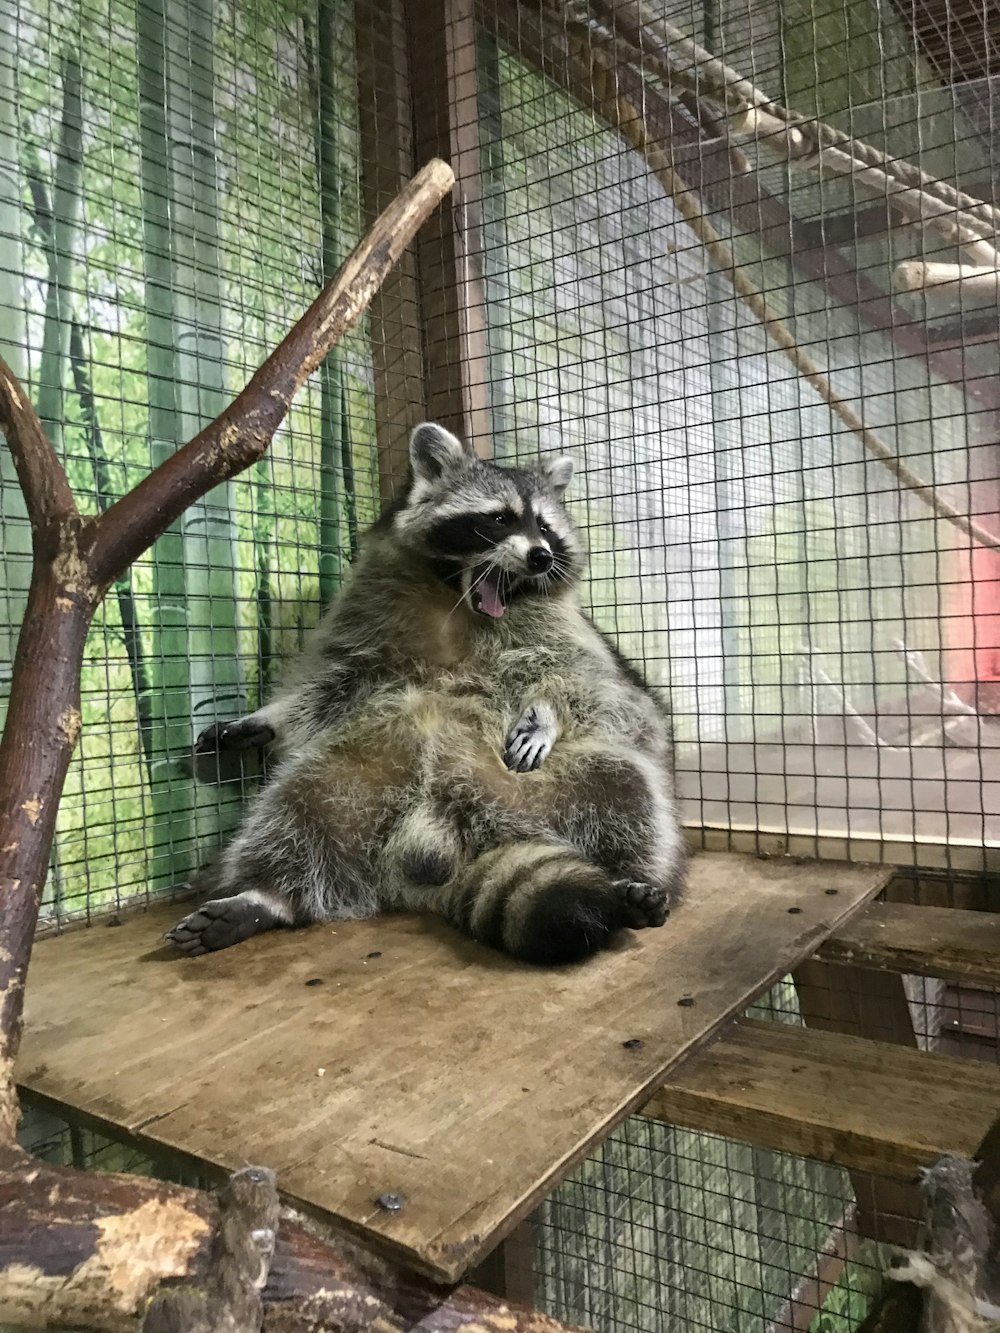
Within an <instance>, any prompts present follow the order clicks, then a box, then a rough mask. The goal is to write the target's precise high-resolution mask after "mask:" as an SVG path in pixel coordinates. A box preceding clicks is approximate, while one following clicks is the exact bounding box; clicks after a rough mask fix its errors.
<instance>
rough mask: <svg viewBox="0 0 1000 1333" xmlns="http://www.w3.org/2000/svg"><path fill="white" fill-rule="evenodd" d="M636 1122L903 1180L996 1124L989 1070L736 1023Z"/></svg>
mask: <svg viewBox="0 0 1000 1333" xmlns="http://www.w3.org/2000/svg"><path fill="white" fill-rule="evenodd" d="M642 1114H643V1115H650V1116H654V1117H655V1118H657V1119H660V1120H666V1121H669V1122H670V1124H673V1125H682V1126H684V1127H686V1128H689V1129H697V1130H701V1131H704V1132H706V1133H711V1134H724V1135H727V1136H728V1137H730V1138H735V1139H740V1140H742V1141H744V1142H747V1143H752V1144H755V1145H757V1146H759V1147H762V1148H771V1149H774V1150H779V1151H782V1152H791V1153H798V1154H800V1155H801V1156H803V1157H811V1158H814V1159H815V1160H817V1161H821V1162H833V1163H835V1164H836V1165H837V1166H843V1167H846V1168H848V1169H849V1170H853V1171H871V1172H875V1173H877V1174H879V1175H883V1176H892V1177H895V1178H896V1179H899V1180H904V1181H910V1180H912V1179H913V1178H914V1176H915V1175H916V1173H917V1171H918V1170H919V1169H920V1167H922V1166H927V1165H928V1164H929V1163H930V1162H932V1161H934V1160H935V1158H937V1157H939V1156H940V1155H941V1154H942V1153H946V1152H957V1153H963V1154H965V1155H966V1156H970V1157H974V1156H975V1155H976V1153H977V1152H978V1151H979V1149H980V1147H981V1145H982V1144H983V1143H984V1141H985V1140H986V1137H987V1135H988V1134H989V1132H990V1130H991V1128H992V1127H993V1125H994V1123H995V1121H996V1120H997V1118H998V1117H1000V1069H998V1068H997V1067H996V1066H995V1065H988V1064H981V1063H976V1064H974V1063H972V1062H969V1061H962V1060H952V1059H950V1058H949V1057H947V1056H943V1055H935V1054H933V1053H929V1052H924V1051H916V1050H910V1049H907V1048H906V1047H903V1046H890V1045H887V1044H884V1043H881V1042H874V1041H868V1040H866V1039H864V1038H862V1037H848V1036H844V1035H843V1034H841V1033H835V1032H821V1031H819V1030H817V1029H811V1028H803V1027H792V1026H791V1025H790V1024H785V1023H762V1022H758V1021H756V1020H752V1019H746V1020H743V1021H741V1022H739V1023H736V1024H734V1025H733V1027H732V1028H731V1029H730V1030H729V1031H728V1032H726V1033H724V1034H723V1035H722V1036H721V1037H719V1038H718V1039H717V1040H716V1041H715V1042H713V1043H712V1045H711V1046H709V1047H708V1048H707V1049H706V1050H703V1051H700V1052H699V1053H698V1054H696V1055H695V1056H693V1057H692V1058H691V1059H690V1060H688V1061H687V1062H686V1063H685V1064H684V1066H683V1067H682V1068H681V1069H680V1070H679V1071H678V1072H677V1073H676V1074H674V1075H673V1076H672V1077H671V1079H670V1083H669V1085H668V1086H667V1087H665V1088H664V1089H662V1090H661V1091H660V1092H658V1093H657V1094H656V1095H655V1096H654V1097H653V1099H652V1101H651V1102H649V1103H648V1105H647V1106H646V1107H644V1108H643V1112H642Z"/></svg>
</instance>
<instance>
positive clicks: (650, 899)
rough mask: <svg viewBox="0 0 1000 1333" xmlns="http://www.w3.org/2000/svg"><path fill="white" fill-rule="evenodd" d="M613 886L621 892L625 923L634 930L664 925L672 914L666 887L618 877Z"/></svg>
mask: <svg viewBox="0 0 1000 1333" xmlns="http://www.w3.org/2000/svg"><path fill="white" fill-rule="evenodd" d="M611 887H612V888H613V889H615V890H617V892H618V893H620V894H621V899H622V908H623V916H624V924H625V925H626V926H631V928H632V929H633V930H642V929H644V928H645V927H646V926H662V925H663V923H664V922H665V921H666V919H667V917H668V916H669V915H670V895H669V894H668V892H667V890H666V889H665V888H657V886H656V885H655V884H643V883H641V882H639V881H638V880H634V879H616V880H615V882H614V884H612V886H611Z"/></svg>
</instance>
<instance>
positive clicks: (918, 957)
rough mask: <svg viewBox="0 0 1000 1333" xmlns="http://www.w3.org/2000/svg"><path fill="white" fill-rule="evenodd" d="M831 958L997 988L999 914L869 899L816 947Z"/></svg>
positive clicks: (822, 956)
mask: <svg viewBox="0 0 1000 1333" xmlns="http://www.w3.org/2000/svg"><path fill="white" fill-rule="evenodd" d="M819 955H820V957H821V958H825V959H826V960H827V961H828V962H833V963H855V964H860V965H863V966H865V967H873V968H877V969H878V970H880V971H886V972H901V973H905V974H911V975H917V976H923V977H943V978H944V979H945V980H947V981H967V982H974V983H978V984H980V985H983V986H997V987H1000V913H995V912H967V911H962V910H961V909H960V908H957V907H914V906H913V905H912V904H910V903H873V904H872V906H871V907H869V909H868V910H867V912H865V913H864V914H863V915H861V916H858V917H856V918H855V919H854V920H852V921H849V922H847V923H846V925H844V926H842V927H841V929H840V930H838V931H837V932H836V933H835V934H833V935H831V936H830V938H829V939H828V940H827V941H826V943H825V944H824V945H823V946H822V948H821V949H820V951H819Z"/></svg>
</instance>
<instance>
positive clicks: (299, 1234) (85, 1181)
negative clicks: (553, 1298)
mask: <svg viewBox="0 0 1000 1333" xmlns="http://www.w3.org/2000/svg"><path fill="white" fill-rule="evenodd" d="M248 1174H249V1173H247V1172H241V1173H239V1174H238V1176H237V1177H236V1178H235V1179H234V1180H233V1181H231V1182H230V1184H229V1186H228V1187H227V1189H226V1190H224V1191H223V1192H222V1195H221V1197H219V1198H216V1197H213V1196H211V1195H208V1194H204V1193H202V1192H200V1191H198V1190H191V1189H184V1188H182V1187H180V1186H176V1185H167V1184H164V1183H163V1182H161V1181H153V1180H146V1179H144V1178H142V1177H139V1176H113V1175H98V1174H96V1173H89V1172H78V1171H73V1170H71V1169H69V1168H66V1167H51V1166H47V1165H44V1164H42V1163H41V1162H33V1161H32V1160H31V1159H30V1158H27V1157H26V1156H24V1154H21V1153H18V1152H16V1151H14V1150H10V1149H7V1150H2V1151H0V1322H3V1321H11V1322H13V1323H20V1324H22V1325H24V1326H26V1327H28V1328H37V1327H44V1326H45V1324H46V1322H48V1323H51V1324H68V1325H70V1326H72V1327H74V1328H80V1329H87V1330H95V1333H126V1330H128V1331H129V1333H133V1331H135V1333H138V1330H139V1329H142V1330H143V1333H167V1331H168V1330H173V1329H177V1330H178V1333H179V1330H180V1329H181V1328H183V1329H184V1333H197V1330H198V1329H199V1328H200V1327H211V1328H213V1333H214V1330H215V1329H217V1328H225V1327H226V1325H225V1324H219V1323H217V1324H216V1325H211V1324H207V1325H200V1324H199V1323H198V1320H200V1319H203V1317H204V1315H205V1313H206V1309H207V1307H208V1304H209V1301H210V1299H211V1294H212V1293H213V1292H218V1288H219V1282H220V1276H219V1275H220V1272H221V1273H222V1274H223V1278H222V1281H223V1282H224V1283H225V1282H234V1283H235V1287H236V1291H237V1302H236V1303H231V1304H230V1306H229V1308H230V1309H231V1310H232V1309H236V1308H237V1304H238V1300H240V1299H243V1298H244V1297H246V1296H247V1295H248V1294H252V1293H248V1290H247V1288H248V1285H249V1286H251V1287H252V1278H253V1277H254V1275H255V1271H256V1275H257V1276H258V1277H259V1275H260V1273H261V1269H259V1268H257V1269H256V1270H255V1265H256V1263H257V1260H258V1259H259V1257H260V1256H259V1252H258V1251H257V1250H256V1249H255V1247H256V1246H258V1245H263V1246H264V1247H265V1248H266V1247H267V1245H268V1244H269V1241H268V1238H267V1237H264V1238H262V1239H258V1240H254V1239H253V1233H254V1232H255V1231H259V1230H265V1231H267V1230H274V1229H275V1228H274V1224H273V1220H272V1217H271V1216H264V1217H263V1218H262V1217H261V1203H262V1202H263V1204H264V1211H265V1213H266V1210H267V1208H268V1207H269V1204H268V1202H267V1190H266V1186H265V1187H264V1188H263V1190H262V1191H260V1192H255V1191H254V1189H250V1190H249V1191H248V1190H247V1184H248V1183H249V1184H250V1185H251V1186H252V1185H253V1182H252V1181H250V1182H248V1181H247V1180H246V1177H247V1176H248ZM234 1188H235V1190H236V1191H237V1193H238V1195H239V1197H236V1198H234ZM261 1221H263V1226H261V1225H259V1224H260V1223H261ZM276 1230H277V1236H276V1239H275V1241H274V1253H273V1257H272V1258H271V1260H270V1266H269V1270H268V1271H266V1273H265V1275H266V1279H267V1280H266V1285H264V1286H263V1289H262V1292H261V1293H260V1294H261V1295H262V1298H263V1329H264V1330H265V1333H346V1331H347V1330H351V1333H404V1330H405V1331H406V1333H461V1330H467V1333H559V1331H560V1330H563V1329H565V1327H566V1326H565V1325H563V1324H560V1323H558V1322H557V1321H555V1320H553V1319H550V1318H549V1317H548V1316H546V1315H542V1314H538V1313H537V1312H534V1311H530V1310H525V1309H523V1308H520V1307H516V1306H510V1305H507V1304H505V1303H504V1302H503V1301H501V1300H499V1299H498V1298H497V1297H495V1296H491V1295H488V1294H487V1293H486V1292H483V1291H478V1290H477V1289H475V1288H473V1287H468V1286H460V1287H457V1288H455V1289H449V1288H443V1287H436V1286H435V1285H434V1284H432V1283H430V1282H428V1281H426V1280H425V1279H422V1278H419V1277H415V1276H412V1275H409V1274H407V1273H405V1272H403V1271H401V1270H400V1269H398V1268H396V1267H395V1266H393V1265H390V1264H388V1263H385V1262H383V1261H381V1260H379V1259H377V1258H375V1257H373V1256H371V1255H369V1254H366V1253H364V1252H362V1251H361V1250H360V1249H359V1248H358V1247H356V1246H355V1245H353V1244H352V1243H351V1242H350V1241H347V1240H346V1239H344V1240H341V1239H338V1240H337V1241H336V1243H335V1244H334V1243H331V1241H330V1240H329V1239H328V1238H327V1237H325V1236H323V1235H321V1234H319V1232H318V1231H317V1229H316V1228H314V1227H312V1226H310V1225H309V1224H307V1223H305V1222H304V1221H303V1220H302V1219H300V1218H297V1217H295V1216H294V1215H291V1214H288V1213H286V1214H285V1215H284V1216H283V1217H282V1218H281V1220H280V1223H279V1224H278V1225H277V1228H276ZM241 1256H242V1258H241ZM220 1260H221V1262H220ZM227 1274H228V1276H226V1275H227ZM248 1277H249V1278H250V1279H251V1282H250V1283H249V1284H248V1283H247V1280H246V1279H247V1278H248ZM178 1283H183V1285H181V1286H178V1285H177V1284H178ZM165 1284H166V1285H165ZM171 1303H172V1305H173V1309H171ZM244 1308H245V1307H244ZM147 1309H148V1313H144V1312H146V1311H147ZM178 1310H179V1311H180V1312H181V1318H182V1319H186V1320H187V1322H182V1323H180V1324H178V1323H177V1322H176V1319H175V1322H174V1323H170V1322H169V1319H170V1318H171V1317H173V1316H174V1315H175V1314H176V1313H177V1312H178ZM242 1317H243V1318H244V1320H246V1322H244V1323H243V1324H242V1325H239V1328H240V1333H249V1330H251V1329H253V1328H254V1324H253V1323H252V1322H249V1320H248V1318H247V1316H246V1315H245V1314H244V1315H243V1316H242ZM143 1318H145V1324H143V1323H142V1320H143ZM158 1320H159V1321H163V1322H156V1321H158ZM151 1321H152V1322H151ZM258 1327H259V1325H258Z"/></svg>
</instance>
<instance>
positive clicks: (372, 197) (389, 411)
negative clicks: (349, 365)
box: [354, 0, 427, 508]
mask: <svg viewBox="0 0 1000 1333" xmlns="http://www.w3.org/2000/svg"><path fill="white" fill-rule="evenodd" d="M355 14H356V23H355V25H354V31H355V40H356V59H357V78H358V111H359V127H360V133H361V187H362V196H363V203H364V212H365V220H366V223H368V222H370V221H371V220H372V219H373V218H375V217H377V216H378V215H379V213H380V212H381V211H382V209H383V208H384V207H385V205H386V203H387V201H388V200H390V199H392V198H394V197H395V195H396V194H398V192H399V189H400V186H401V184H402V182H404V181H406V180H407V179H409V177H410V176H411V175H412V174H413V162H414V152H413V120H412V116H411V113H410V91H409V65H408V60H407V51H406V21H405V16H404V12H403V0H358V7H357V9H356V10H355ZM369 329H370V338H371V349H372V362H373V368H374V381H375V383H374V391H375V435H376V440H377V444H378V464H379V482H380V490H381V497H382V506H383V508H385V507H386V506H387V505H388V504H390V503H391V501H392V499H393V497H394V496H395V494H396V492H397V490H398V489H399V487H400V485H401V484H402V482H403V481H404V480H405V478H406V472H407V461H408V449H407V443H408V438H409V433H410V431H411V430H412V429H413V427H414V426H416V425H417V424H418V423H419V422H421V421H423V420H424V418H425V416H426V415H427V412H426V408H425V402H424V367H423V357H422V352H421V345H420V311H419V292H418V282H417V252H416V249H415V248H411V249H409V250H407V251H406V253H405V254H404V255H403V256H402V257H401V259H400V262H399V265H398V267H397V268H396V269H395V270H394V272H393V273H392V274H390V276H389V278H388V279H387V281H386V282H385V284H384V285H383V286H382V288H381V289H380V290H379V291H378V292H377V293H376V295H375V299H374V300H373V301H372V304H371V316H370V323H369Z"/></svg>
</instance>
